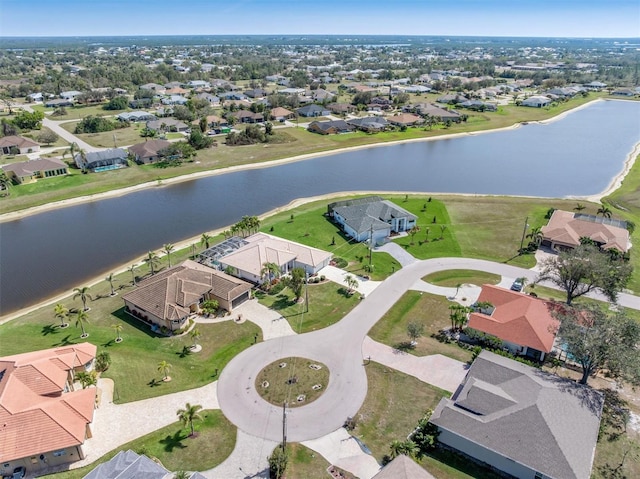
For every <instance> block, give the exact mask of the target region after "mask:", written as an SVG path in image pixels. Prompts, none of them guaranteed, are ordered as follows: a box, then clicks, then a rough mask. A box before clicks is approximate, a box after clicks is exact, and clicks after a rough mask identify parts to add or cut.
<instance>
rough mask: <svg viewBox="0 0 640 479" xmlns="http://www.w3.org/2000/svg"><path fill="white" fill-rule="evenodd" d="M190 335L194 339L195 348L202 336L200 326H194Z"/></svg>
mask: <svg viewBox="0 0 640 479" xmlns="http://www.w3.org/2000/svg"><path fill="white" fill-rule="evenodd" d="M189 336H191V339H193V348H195V347H196V346H197V342H198V338H199V337H200V336H201V334H200V331H198V328H193V329H192V330H191V332H190V333H189Z"/></svg>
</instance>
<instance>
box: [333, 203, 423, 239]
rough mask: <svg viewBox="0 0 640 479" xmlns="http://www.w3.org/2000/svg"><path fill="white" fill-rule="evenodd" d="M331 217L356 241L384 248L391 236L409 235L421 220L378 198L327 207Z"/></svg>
mask: <svg viewBox="0 0 640 479" xmlns="http://www.w3.org/2000/svg"><path fill="white" fill-rule="evenodd" d="M328 213H329V217H331V218H333V220H334V221H335V222H336V223H337V224H338V225H339V226H340V228H341V229H342V231H344V233H345V234H346V235H347V236H349V237H351V238H353V239H355V240H356V241H368V240H371V241H372V242H373V244H382V243H384V241H385V238H387V237H389V236H390V235H391V233H402V232H403V231H409V230H410V229H411V228H413V227H414V226H415V225H416V220H417V219H418V217H417V216H416V215H414V214H412V213H409V212H408V211H407V210H405V209H404V208H401V207H400V206H398V205H396V204H395V203H392V202H391V201H389V200H384V199H382V198H381V197H379V196H368V197H366V198H356V199H353V200H345V201H337V202H335V203H331V204H329V206H328Z"/></svg>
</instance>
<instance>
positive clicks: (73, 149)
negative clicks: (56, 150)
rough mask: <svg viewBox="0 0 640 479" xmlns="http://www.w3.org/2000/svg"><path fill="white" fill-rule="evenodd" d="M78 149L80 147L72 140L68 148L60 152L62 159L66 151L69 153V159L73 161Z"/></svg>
mask: <svg viewBox="0 0 640 479" xmlns="http://www.w3.org/2000/svg"><path fill="white" fill-rule="evenodd" d="M79 150H80V147H79V146H78V144H77V143H76V142H75V141H74V142H73V143H71V144H70V145H69V149H67V150H64V152H63V153H62V159H64V157H65V156H67V153H69V156H71V160H72V161H74V160H75V157H76V153H78V151H79Z"/></svg>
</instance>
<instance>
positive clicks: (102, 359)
mask: <svg viewBox="0 0 640 479" xmlns="http://www.w3.org/2000/svg"><path fill="white" fill-rule="evenodd" d="M110 365H111V356H110V355H109V353H108V352H107V351H102V352H100V353H98V354H97V355H96V371H99V372H104V371H106V370H107V369H109V366H110Z"/></svg>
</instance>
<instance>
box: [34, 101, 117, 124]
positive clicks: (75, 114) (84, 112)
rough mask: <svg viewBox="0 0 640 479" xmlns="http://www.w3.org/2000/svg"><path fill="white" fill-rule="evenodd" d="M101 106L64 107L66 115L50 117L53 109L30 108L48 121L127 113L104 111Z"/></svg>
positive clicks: (39, 106) (37, 106)
mask: <svg viewBox="0 0 640 479" xmlns="http://www.w3.org/2000/svg"><path fill="white" fill-rule="evenodd" d="M105 104H106V103H105ZM102 106H103V105H91V106H67V107H65V110H66V111H67V114H66V115H62V116H51V114H50V113H53V110H54V109H53V108H46V107H44V106H43V105H34V106H32V108H33V109H34V110H40V111H44V112H45V116H46V118H49V119H50V120H53V121H65V120H80V119H82V118H84V117H85V116H89V115H93V116H116V115H119V114H120V113H122V112H123V111H128V110H105V109H104V108H102ZM47 112H49V114H47Z"/></svg>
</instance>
